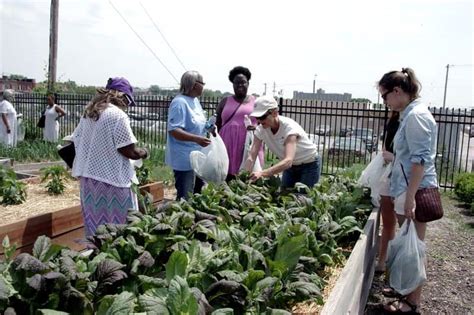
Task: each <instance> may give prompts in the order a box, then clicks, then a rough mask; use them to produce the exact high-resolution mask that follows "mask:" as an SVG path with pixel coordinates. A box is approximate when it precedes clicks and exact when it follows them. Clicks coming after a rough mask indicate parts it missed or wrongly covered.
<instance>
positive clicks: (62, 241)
mask: <svg viewBox="0 0 474 315" xmlns="http://www.w3.org/2000/svg"><path fill="white" fill-rule="evenodd" d="M84 235H85V234H84V228H83V227H81V228H78V229H74V230H71V231H69V232H66V233H64V234H61V235H58V236H56V237H53V238H52V239H51V243H53V244H58V245H62V246H65V247H68V248H70V249H72V250H75V251H81V250H83V249H85V246H84V244H82V243H80V242H79V241H80V240H84V239H85V237H84ZM33 245H34V243H32V244H29V245H26V246H23V247H21V248H18V249H17V250H16V251H15V254H14V256H17V255H18V254H21V253H29V254H31V251H32V249H33ZM0 259H3V253H0Z"/></svg>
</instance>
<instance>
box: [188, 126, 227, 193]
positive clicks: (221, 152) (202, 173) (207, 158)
mask: <svg viewBox="0 0 474 315" xmlns="http://www.w3.org/2000/svg"><path fill="white" fill-rule="evenodd" d="M210 139H211V144H209V145H208V146H207V147H204V148H202V150H200V151H192V152H191V154H190V159H191V167H192V168H193V170H194V172H195V173H196V175H197V176H199V178H201V179H202V180H204V181H205V182H213V183H217V184H220V183H222V182H224V181H225V178H226V177H227V172H228V170H229V157H228V156H227V149H226V147H225V144H224V141H222V138H221V137H220V136H219V134H217V136H215V137H214V136H213V135H212V134H210Z"/></svg>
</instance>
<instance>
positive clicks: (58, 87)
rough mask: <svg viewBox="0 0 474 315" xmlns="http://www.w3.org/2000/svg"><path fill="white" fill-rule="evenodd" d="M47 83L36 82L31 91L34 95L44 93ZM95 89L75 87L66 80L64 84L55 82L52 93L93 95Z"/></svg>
mask: <svg viewBox="0 0 474 315" xmlns="http://www.w3.org/2000/svg"><path fill="white" fill-rule="evenodd" d="M47 86H48V81H43V82H38V83H37V84H36V87H35V88H34V89H33V92H35V93H46V92H47ZM96 89H97V87H95V86H88V85H77V83H76V82H75V81H72V80H67V81H66V82H56V84H55V85H54V91H55V92H56V93H69V94H95V92H96Z"/></svg>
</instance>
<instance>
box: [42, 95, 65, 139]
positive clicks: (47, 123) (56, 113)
mask: <svg viewBox="0 0 474 315" xmlns="http://www.w3.org/2000/svg"><path fill="white" fill-rule="evenodd" d="M54 101H55V99H54V95H48V107H47V108H46V110H45V112H44V115H45V120H44V129H43V139H44V140H45V141H49V142H58V138H59V122H58V119H59V118H60V117H63V116H65V115H66V112H65V111H64V110H63V109H62V108H61V107H60V106H59V105H56V104H55V103H54Z"/></svg>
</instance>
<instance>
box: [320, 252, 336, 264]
mask: <svg viewBox="0 0 474 315" xmlns="http://www.w3.org/2000/svg"><path fill="white" fill-rule="evenodd" d="M318 259H319V260H320V261H322V262H323V263H324V264H326V265H328V266H332V265H333V264H334V261H333V260H332V258H331V256H329V255H328V254H321V255H319V257H318Z"/></svg>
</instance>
